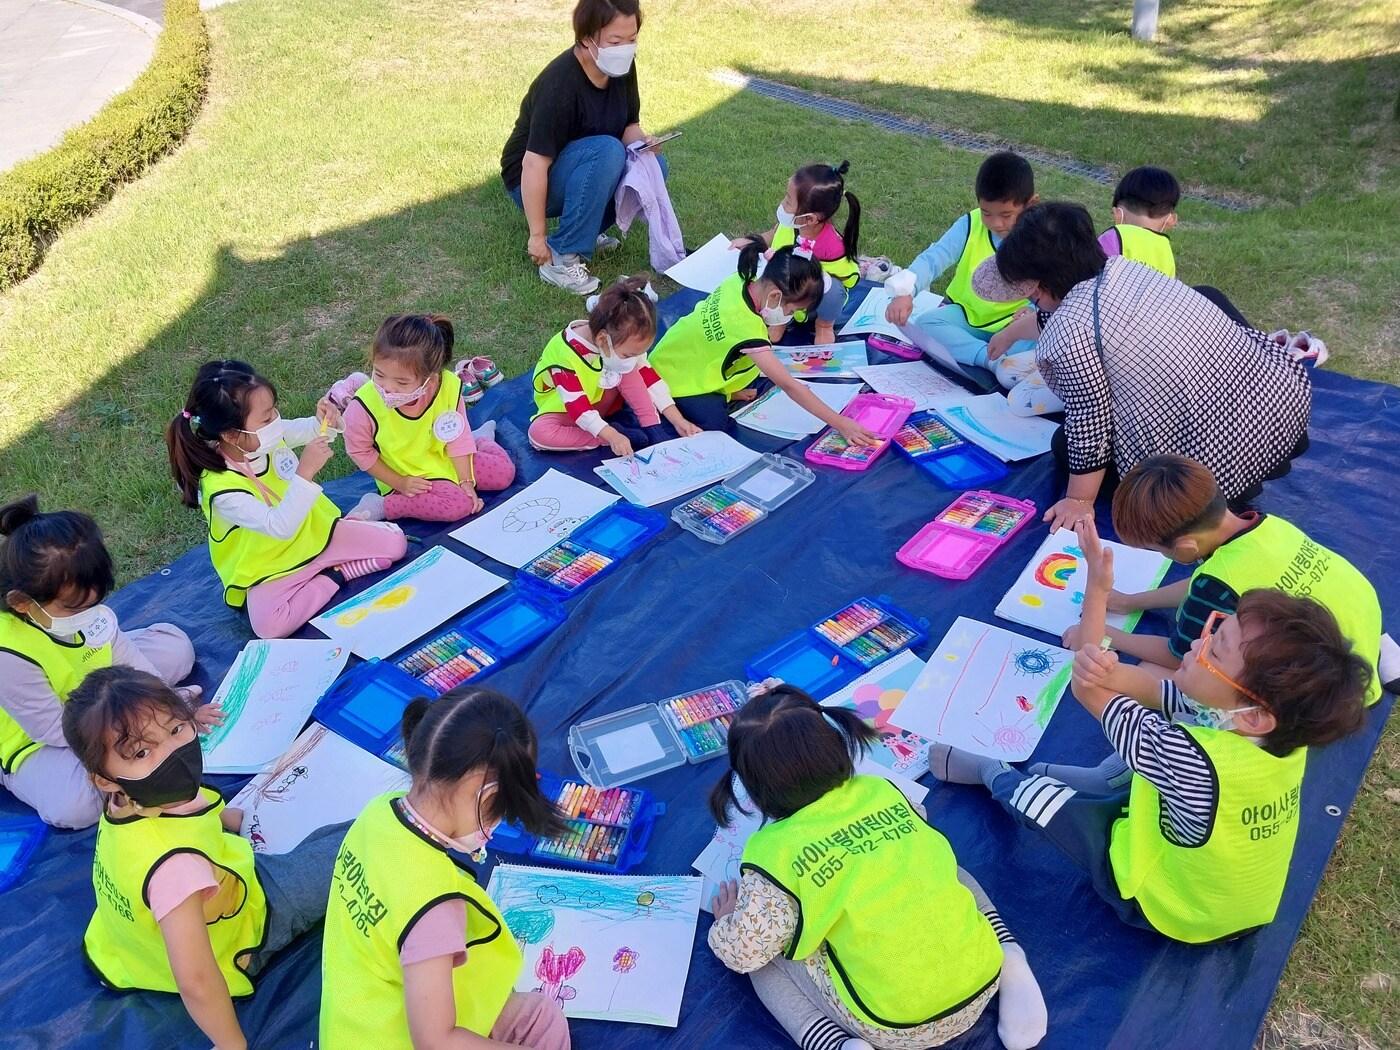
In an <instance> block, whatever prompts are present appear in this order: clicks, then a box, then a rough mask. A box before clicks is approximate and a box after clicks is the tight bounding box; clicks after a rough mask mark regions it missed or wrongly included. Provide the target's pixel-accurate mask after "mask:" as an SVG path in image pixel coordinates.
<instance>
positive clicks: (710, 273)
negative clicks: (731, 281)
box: [666, 233, 739, 295]
mask: <svg viewBox="0 0 1400 1050" xmlns="http://www.w3.org/2000/svg"><path fill="white" fill-rule="evenodd" d="M729 241H730V238H729V237H728V236H726V235H725V234H722V233H717V234H715V235H714V236H713V237H711V238H710V239H709V240H708V241H706V242H705V243H704V244H702V245H701V246H700V247H699V248H696V249H695V251H693V252H691V253H690V254H689V255H687V256H686V257H685V258H684V259H682V260H681V261H680V262H678V263H676V265H675V266H672V267H671V268H670V269H669V270H667V271H666V276H667V277H669V278H671V280H673V281H675V282H676V283H677V284H683V285H685V286H686V287H687V288H694V289H695V290H696V291H697V292H704V293H705V294H706V295H709V294H710V293H711V292H713V291H714V290H715V289H716V288H718V287H719V286H720V284H721V282H723V281H724V279H725V278H726V277H731V276H733V275H734V274H735V273H737V272H738V271H739V252H738V250H737V249H735V248H731V247H729Z"/></svg>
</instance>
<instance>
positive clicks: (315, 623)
mask: <svg viewBox="0 0 1400 1050" xmlns="http://www.w3.org/2000/svg"><path fill="white" fill-rule="evenodd" d="M505 585H506V581H505V580H503V579H502V578H501V577H499V576H497V575H496V574H495V573H491V572H487V571H486V570H485V569H483V568H482V567H481V566H479V565H473V564H472V563H471V562H469V561H467V559H466V558H463V557H462V556H461V555H458V554H453V553H452V552H451V551H449V550H448V549H447V548H446V547H434V548H432V549H431V550H430V551H428V552H427V553H426V554H423V555H421V556H420V557H418V558H415V559H414V560H413V561H411V562H409V563H408V564H407V565H405V566H404V567H403V568H401V569H399V571H398V572H396V573H394V574H392V575H391V576H386V577H385V578H384V579H382V580H380V581H379V582H378V583H376V584H375V585H374V586H373V587H370V588H368V589H367V590H364V591H361V592H360V593H359V594H357V595H355V597H353V598H350V599H349V600H347V601H344V602H341V603H340V604H339V605H337V606H336V607H335V608H333V609H331V610H330V611H329V612H324V613H322V614H321V615H320V616H317V617H316V618H315V619H314V620H312V621H311V626H312V627H315V628H316V629H317V630H319V631H321V632H322V633H323V634H326V635H328V636H329V637H331V638H333V639H334V640H336V641H338V642H343V643H344V644H346V645H348V646H350V648H351V649H352V650H354V652H355V654H356V655H357V656H362V657H364V658H365V659H366V660H368V659H370V658H371V657H375V656H378V657H385V656H388V655H389V654H390V653H395V652H398V651H399V650H400V649H402V648H403V647H404V646H405V645H407V644H408V643H409V642H411V641H413V640H414V639H417V638H421V637H422V636H423V635H425V634H427V633H428V632H429V631H431V630H432V629H433V628H434V627H436V626H437V625H438V624H440V623H442V622H443V621H444V620H446V619H447V618H448V617H449V616H455V615H456V614H457V613H459V612H461V611H462V610H463V609H465V608H466V607H467V606H469V605H471V604H472V603H473V602H478V601H480V600H481V599H482V598H485V597H486V596H487V595H488V594H490V593H491V592H492V591H494V590H497V589H498V588H500V587H504V586H505Z"/></svg>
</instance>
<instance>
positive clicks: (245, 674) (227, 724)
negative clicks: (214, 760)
mask: <svg viewBox="0 0 1400 1050" xmlns="http://www.w3.org/2000/svg"><path fill="white" fill-rule="evenodd" d="M271 649H272V647H271V646H270V645H268V643H267V642H264V641H255V642H250V643H249V644H248V646H247V648H245V649H244V650H243V651H242V652H241V653H239V654H238V659H237V666H236V667H235V669H234V670H233V672H232V675H231V676H230V678H229V681H228V689H227V691H225V692H224V694H223V696H221V697H219V702H220V706H221V707H222V708H223V712H224V720H223V722H222V724H220V725H217V726H215V727H214V728H213V729H211V730H210V731H209V732H208V733H207V734H206V735H205V737H204V739H203V740H202V741H200V746H201V747H202V748H203V749H204V752H205V753H206V754H208V753H209V752H210V751H212V750H213V749H214V748H215V747H217V746H218V745H219V743H220V742H222V741H223V739H224V738H225V737H227V736H228V735H229V733H231V732H233V727H234V726H235V725H237V724H238V720H239V718H241V717H242V715H243V709H244V708H245V707H247V706H248V698H249V697H250V696H252V694H253V686H254V685H255V684H256V683H257V680H258V676H259V675H261V674H262V672H263V668H264V667H265V666H266V665H267V658H268V655H269V653H270V652H271Z"/></svg>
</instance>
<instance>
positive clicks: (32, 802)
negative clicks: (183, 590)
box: [0, 623, 194, 828]
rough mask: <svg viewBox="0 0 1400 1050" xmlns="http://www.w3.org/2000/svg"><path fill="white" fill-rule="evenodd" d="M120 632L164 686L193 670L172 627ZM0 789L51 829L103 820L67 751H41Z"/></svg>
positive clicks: (96, 795)
mask: <svg viewBox="0 0 1400 1050" xmlns="http://www.w3.org/2000/svg"><path fill="white" fill-rule="evenodd" d="M123 633H124V634H125V635H126V638H127V640H128V641H130V642H131V643H132V645H134V646H135V647H136V648H137V649H138V650H140V652H141V655H142V656H144V657H145V658H146V659H147V660H149V661H150V662H151V664H152V666H154V667H155V669H156V673H157V674H158V675H160V677H161V679H162V680H163V681H165V682H166V683H167V684H168V685H175V684H177V683H178V682H181V681H183V680H184V679H185V678H186V677H187V676H188V675H189V673H190V669H191V668H192V667H194V646H192V645H191V644H190V640H189V637H188V636H187V635H186V634H185V632H184V631H182V630H180V628H178V627H176V626H175V625H174V624H169V623H155V624H152V625H151V626H150V627H139V628H137V629H136V630H134V631H124V632H123ZM0 787H3V788H5V789H6V790H7V791H9V792H10V794H12V795H14V796H15V798H17V799H19V800H20V801H21V802H23V803H25V804H26V805H29V806H32V807H33V808H34V810H35V812H37V813H38V814H39V817H40V819H42V820H43V821H44V823H45V824H50V825H52V826H53V827H56V828H86V827H91V826H92V825H93V824H96V823H97V818H98V817H99V816H101V815H102V795H101V793H100V792H98V790H97V789H96V788H95V787H93V786H92V780H91V778H90V777H89V776H88V773H87V770H85V769H84V768H83V767H82V764H81V763H79V761H78V759H77V756H75V755H74V754H73V752H72V751H71V750H69V749H68V748H66V747H59V746H57V745H53V744H49V745H46V746H44V747H41V748H40V749H39V750H38V751H36V752H35V753H34V754H32V755H30V756H29V757H28V758H27V759H25V760H24V762H22V763H21V764H20V767H19V768H18V769H17V770H15V771H14V772H13V773H0Z"/></svg>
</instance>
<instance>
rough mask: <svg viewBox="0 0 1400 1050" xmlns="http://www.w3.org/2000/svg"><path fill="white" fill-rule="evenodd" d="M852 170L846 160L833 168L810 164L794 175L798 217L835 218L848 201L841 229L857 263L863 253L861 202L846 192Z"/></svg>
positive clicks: (843, 243) (850, 257)
mask: <svg viewBox="0 0 1400 1050" xmlns="http://www.w3.org/2000/svg"><path fill="white" fill-rule="evenodd" d="M850 170H851V162H850V161H848V160H843V161H842V162H841V163H840V164H837V165H836V166H835V167H833V166H832V165H830V164H808V165H807V166H806V167H805V168H798V169H797V171H795V172H794V173H793V176H792V182H793V186H794V188H795V189H796V190H797V207H796V208H795V209H794V211H793V214H795V215H806V214H808V213H809V212H810V213H811V214H814V215H820V216H821V217H822V219H823V220H826V221H830V219H831V217H832V216H833V215H835V214H836V213H837V211H839V210H840V208H841V200H842V198H843V197H844V198H845V201H846V209H847V211H846V225H845V226H843V227H842V228H841V243H842V245H843V246H844V247H845V249H846V258H847V259H850V260H852V261H854V260H855V257H856V253H857V252H858V251H859V250H860V201H858V200H856V195H855V194H854V193H847V192H846V180H845V178H844V176H845V174H846V172H848V171H850Z"/></svg>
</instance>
